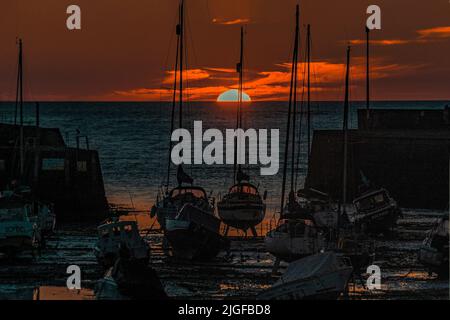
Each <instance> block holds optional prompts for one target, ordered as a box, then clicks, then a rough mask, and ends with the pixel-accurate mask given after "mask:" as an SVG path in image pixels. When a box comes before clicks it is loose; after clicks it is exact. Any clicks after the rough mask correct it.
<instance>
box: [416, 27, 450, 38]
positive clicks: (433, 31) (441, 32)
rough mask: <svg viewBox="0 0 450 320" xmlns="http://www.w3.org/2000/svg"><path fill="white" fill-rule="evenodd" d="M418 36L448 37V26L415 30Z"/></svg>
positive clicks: (449, 31)
mask: <svg viewBox="0 0 450 320" xmlns="http://www.w3.org/2000/svg"><path fill="white" fill-rule="evenodd" d="M417 33H418V34H419V37H420V38H433V39H435V38H450V26H445V27H435V28H429V29H422V30H417Z"/></svg>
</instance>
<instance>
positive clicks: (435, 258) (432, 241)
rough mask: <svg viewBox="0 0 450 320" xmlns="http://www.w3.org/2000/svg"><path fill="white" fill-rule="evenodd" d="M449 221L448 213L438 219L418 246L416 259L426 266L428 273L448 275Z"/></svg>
mask: <svg viewBox="0 0 450 320" xmlns="http://www.w3.org/2000/svg"><path fill="white" fill-rule="evenodd" d="M448 256H449V222H448V215H445V216H444V217H443V218H441V219H439V221H438V222H437V223H436V225H435V226H434V227H433V229H432V230H430V231H429V232H428V233H427V237H426V238H425V240H424V241H423V244H422V246H421V247H420V248H419V252H418V260H419V262H420V263H421V264H423V265H424V266H426V267H427V268H428V270H429V273H430V274H431V273H432V272H435V273H437V275H438V277H439V278H442V279H448V277H449V262H448Z"/></svg>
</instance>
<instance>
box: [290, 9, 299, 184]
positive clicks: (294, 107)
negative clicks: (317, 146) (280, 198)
mask: <svg viewBox="0 0 450 320" xmlns="http://www.w3.org/2000/svg"><path fill="white" fill-rule="evenodd" d="M297 9H298V6H297ZM296 14H297V15H299V12H296ZM295 32H296V36H295V41H294V57H293V59H292V66H293V73H294V74H293V92H292V144H291V146H292V150H291V162H292V164H291V192H293V191H294V188H295V178H294V177H295V150H296V148H295V138H296V125H297V79H298V72H297V70H298V45H299V36H300V31H299V26H298V24H297V27H296V30H295Z"/></svg>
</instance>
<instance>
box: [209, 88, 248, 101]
mask: <svg viewBox="0 0 450 320" xmlns="http://www.w3.org/2000/svg"><path fill="white" fill-rule="evenodd" d="M238 101H239V91H238V90H237V89H230V90H227V91H225V92H223V93H221V94H220V95H219V97H218V98H217V102H238ZM242 101H243V102H250V101H252V99H250V96H249V95H248V94H246V93H245V92H242Z"/></svg>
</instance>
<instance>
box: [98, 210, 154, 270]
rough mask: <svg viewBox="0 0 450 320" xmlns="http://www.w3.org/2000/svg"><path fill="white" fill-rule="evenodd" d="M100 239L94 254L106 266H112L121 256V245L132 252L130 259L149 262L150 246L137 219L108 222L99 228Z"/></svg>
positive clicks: (116, 219) (139, 262) (137, 262)
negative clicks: (143, 236)
mask: <svg viewBox="0 0 450 320" xmlns="http://www.w3.org/2000/svg"><path fill="white" fill-rule="evenodd" d="M97 232H98V240H97V242H96V244H95V247H94V254H95V257H96V258H97V261H98V263H99V264H100V265H101V266H103V267H104V268H109V267H111V266H112V265H113V264H114V262H115V261H116V260H117V258H118V257H119V251H120V248H121V247H126V248H127V249H128V250H129V252H130V259H131V260H132V261H133V262H134V263H136V264H144V265H146V264H148V262H149V259H150V246H149V245H148V244H147V243H146V242H145V240H144V239H143V238H142V237H141V235H140V233H139V229H138V226H137V223H136V221H119V219H118V218H114V219H112V221H109V222H106V223H104V224H102V225H100V226H99V227H98V228H97Z"/></svg>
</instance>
